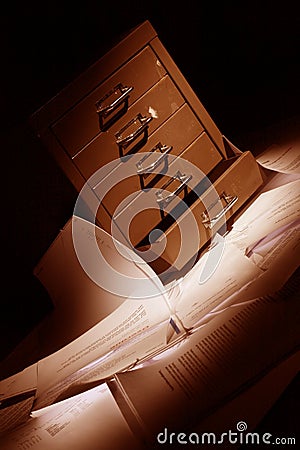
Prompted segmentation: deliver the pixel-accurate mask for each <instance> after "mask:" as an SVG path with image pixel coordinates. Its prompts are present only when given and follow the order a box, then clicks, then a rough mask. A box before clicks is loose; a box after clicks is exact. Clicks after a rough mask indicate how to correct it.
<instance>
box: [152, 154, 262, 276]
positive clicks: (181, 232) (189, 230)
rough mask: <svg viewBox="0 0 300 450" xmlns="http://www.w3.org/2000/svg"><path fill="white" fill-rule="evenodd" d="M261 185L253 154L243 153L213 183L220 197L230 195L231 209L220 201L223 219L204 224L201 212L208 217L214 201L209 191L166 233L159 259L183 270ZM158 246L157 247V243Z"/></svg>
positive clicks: (218, 211) (211, 213)
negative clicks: (164, 245)
mask: <svg viewBox="0 0 300 450" xmlns="http://www.w3.org/2000/svg"><path fill="white" fill-rule="evenodd" d="M261 183H262V178H261V174H260V171H259V168H258V165H257V163H256V161H255V159H254V157H253V155H252V154H251V153H250V152H245V153H243V154H242V155H241V156H240V157H239V158H238V159H237V160H236V161H235V162H234V163H233V164H232V165H231V166H230V167H229V169H227V170H226V171H225V172H224V173H223V175H222V176H220V177H219V178H218V180H217V181H216V182H215V183H214V188H215V190H216V192H217V193H218V195H219V197H220V198H222V194H223V193H224V192H225V193H226V194H227V195H228V196H230V198H231V199H232V203H231V204H232V207H230V201H229V203H228V205H229V207H228V208H227V204H226V202H224V201H223V200H222V204H223V208H224V211H227V212H226V214H224V215H223V216H222V214H221V217H220V220H219V221H216V222H215V223H214V222H213V221H212V223H214V226H213V228H210V227H209V226H208V225H207V224H204V223H203V221H205V216H203V213H204V214H205V215H206V216H207V212H208V211H207V208H208V209H210V206H209V205H210V202H211V201H214V200H213V199H214V198H215V195H214V194H211V193H210V190H208V192H207V193H205V195H203V197H202V198H201V200H200V199H198V200H197V201H196V202H195V203H194V204H193V205H192V206H191V208H190V212H191V215H190V214H184V215H183V216H182V217H181V218H180V219H179V220H178V221H177V223H174V224H173V225H172V226H170V228H169V229H168V230H166V231H165V235H164V236H163V237H164V239H165V240H166V242H167V245H166V247H165V250H164V252H163V253H162V254H161V255H160V256H161V257H162V258H163V259H164V260H165V261H167V262H168V263H169V264H171V265H174V267H176V268H177V269H179V270H180V269H182V267H183V266H184V265H185V264H187V262H188V261H190V259H191V258H193V257H194V255H195V254H196V253H197V251H198V249H200V248H201V247H203V246H204V245H205V244H206V243H207V242H208V241H209V239H210V238H211V236H212V230H214V232H215V231H216V230H218V229H219V227H220V226H222V225H223V224H224V217H225V220H228V219H229V218H230V217H231V216H232V215H233V214H234V213H235V212H236V211H237V210H238V209H239V208H240V207H241V206H242V205H243V204H244V203H245V202H246V201H247V200H248V199H249V197H250V196H251V195H252V194H253V193H254V192H255V191H256V189H257V188H258V187H259V186H260V185H261ZM235 199H236V200H235ZM234 200H235V201H234ZM218 213H220V209H219V208H218V210H216V211H210V212H209V216H210V220H212V219H213V217H214V216H217V215H218ZM189 216H190V217H189ZM157 246H158V247H159V242H157ZM154 249H155V248H154Z"/></svg>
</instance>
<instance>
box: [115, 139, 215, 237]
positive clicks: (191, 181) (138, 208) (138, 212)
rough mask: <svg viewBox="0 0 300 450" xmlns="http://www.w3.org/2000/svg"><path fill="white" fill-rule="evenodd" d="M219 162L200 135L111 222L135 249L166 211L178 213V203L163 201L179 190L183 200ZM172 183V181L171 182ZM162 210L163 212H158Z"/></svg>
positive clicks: (210, 146)
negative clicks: (161, 193)
mask: <svg viewBox="0 0 300 450" xmlns="http://www.w3.org/2000/svg"><path fill="white" fill-rule="evenodd" d="M221 160H222V156H221V155H220V153H219V152H218V151H217V149H216V148H215V146H214V145H213V143H212V142H211V140H210V139H209V137H208V136H207V135H206V133H204V132H203V133H202V134H201V135H200V136H198V138H197V139H195V140H194V142H193V143H192V144H191V145H190V146H189V147H188V148H187V149H186V150H185V151H184V152H183V153H181V155H180V156H179V157H178V158H176V159H175V160H173V161H172V162H171V163H170V165H169V167H168V171H167V175H163V176H161V178H160V179H159V180H158V181H157V182H156V183H155V185H154V187H153V188H151V189H149V190H146V191H143V192H140V194H139V195H137V196H136V197H135V198H134V199H133V200H132V201H131V202H130V203H129V204H128V205H126V207H125V208H121V207H120V206H119V208H118V214H116V216H115V218H114V219H115V222H116V224H117V225H118V227H119V228H120V229H122V230H128V236H129V240H130V242H131V243H132V245H134V246H136V245H138V244H139V243H140V242H141V241H142V240H143V239H144V238H145V236H147V234H148V232H149V231H151V230H152V229H154V228H156V227H159V224H160V223H161V221H162V216H166V212H165V211H167V212H168V211H169V212H170V214H171V215H172V214H174V216H175V217H177V215H178V214H179V213H180V208H181V207H180V206H178V207H177V206H176V203H180V201H177V198H176V197H177V196H174V197H173V198H172V199H171V201H170V202H168V200H167V201H166V196H167V195H169V194H171V193H172V192H174V191H176V190H178V189H179V190H180V195H179V198H185V197H186V195H187V194H188V193H189V192H190V191H191V189H194V188H195V187H196V186H198V184H199V183H200V181H201V180H202V179H203V178H204V177H206V174H208V173H209V172H211V171H212V170H213V169H214V168H215V167H216V166H217V164H218V163H219V162H220V161H221ZM199 169H200V170H199ZM180 175H181V177H180ZM172 179H173V181H171V180H172ZM187 180H188V181H187ZM180 186H181V189H180ZM160 189H163V190H164V192H163V197H162V201H161V202H160V201H159V196H158V194H159V190H160ZM190 197H191V195H190ZM169 198H171V197H169ZM164 203H166V204H167V208H164V207H162V205H163V204H164ZM123 206H124V205H123ZM161 207H162V208H163V210H164V211H163V210H161ZM176 208H177V210H176ZM125 234H127V231H126V232H125Z"/></svg>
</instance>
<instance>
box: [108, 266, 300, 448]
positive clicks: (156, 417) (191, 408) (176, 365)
mask: <svg viewBox="0 0 300 450" xmlns="http://www.w3.org/2000/svg"><path fill="white" fill-rule="evenodd" d="M298 282H299V274H297V280H293V283H294V284H293V285H291V286H292V288H293V290H292V294H293V295H291V287H288V286H287V287H284V289H286V290H287V292H288V296H287V294H286V293H285V292H284V290H283V291H282V292H281V293H280V294H276V295H274V296H268V297H265V298H264V297H261V298H259V299H256V300H253V301H251V302H249V303H247V304H244V305H241V304H240V305H233V306H232V307H230V308H227V309H226V310H225V311H224V312H223V314H220V315H218V316H216V317H215V318H213V319H212V320H211V321H209V322H208V323H206V324H204V325H203V326H202V327H200V328H199V329H197V330H196V331H195V332H194V333H193V334H192V335H191V336H189V337H187V338H186V339H185V340H184V341H182V342H181V343H180V344H178V345H177V346H176V347H174V349H173V351H172V350H168V351H167V352H166V353H161V354H160V355H158V356H157V357H155V358H153V359H152V362H151V361H149V362H148V364H145V365H144V366H141V367H140V368H139V367H137V368H136V369H135V370H132V371H130V372H127V373H123V374H118V375H117V385H120V387H121V389H122V390H123V391H125V392H126V396H127V397H128V399H129V401H130V402H131V404H132V405H133V408H134V409H135V411H136V412H137V415H138V418H139V419H141V421H142V423H143V424H144V425H145V426H146V427H147V429H148V432H149V436H150V437H152V438H153V439H155V436H156V435H157V433H158V432H160V431H162V430H163V429H164V428H165V427H168V428H169V430H171V431H176V430H178V431H180V432H184V431H186V430H189V429H190V428H191V427H192V426H193V425H195V423H196V422H197V421H200V420H201V419H202V418H204V417H205V416H206V415H208V414H210V413H212V412H213V411H214V409H216V408H218V407H219V406H220V405H222V404H223V403H225V402H226V401H228V400H229V399H230V398H233V397H234V394H235V393H237V392H241V390H243V389H244V388H246V387H248V386H249V384H251V382H253V381H254V380H257V377H259V376H260V375H262V374H264V373H265V372H266V371H267V370H269V369H270V368H272V367H274V365H275V366H276V364H277V363H278V362H279V361H281V360H282V358H284V357H285V355H288V354H290V352H292V351H293V350H294V349H296V348H299V345H300V312H299V299H298V290H297V286H298ZM140 392H143V395H142V396H141V395H140Z"/></svg>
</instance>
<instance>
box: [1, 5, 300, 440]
mask: <svg viewBox="0 0 300 450" xmlns="http://www.w3.org/2000/svg"><path fill="white" fill-rule="evenodd" d="M297 6H298V2H296V1H295V2H290V1H284V2H274V1H254V0H253V1H251V2H248V1H226V2H212V1H209V0H207V1H205V2H204V1H202V0H200V1H184V2H179V3H178V2H176V3H174V2H163V1H158V2H154V1H151V2H149V1H130V2H126V1H124V2H123V3H119V2H117V3H116V2H112V1H91V0H86V1H82V2H67V1H64V0H60V1H55V0H53V1H51V2H50V1H49V0H45V1H33V0H28V1H26V2H21V1H19V2H18V1H15V0H12V1H10V2H9V4H8V5H5V6H3V5H2V6H1V11H0V18H1V19H0V20H1V24H0V38H1V40H0V46H1V53H0V58H1V60H0V61H1V85H0V95H1V120H0V124H1V141H0V142H1V157H2V165H1V166H2V167H1V172H2V176H3V178H2V180H3V182H2V209H1V211H2V232H1V236H2V253H1V254H2V269H1V270H2V295H1V323H0V326H1V328H0V329H1V336H0V337H1V358H4V357H5V356H6V355H7V354H8V352H9V351H10V350H12V349H13V348H14V346H15V345H16V344H17V343H18V342H19V341H20V339H21V338H22V337H24V336H25V335H26V334H27V333H28V332H29V331H30V329H31V328H32V327H33V326H34V325H35V324H36V323H37V322H38V321H39V320H40V319H41V318H42V317H43V315H44V314H46V313H47V311H48V310H49V309H50V308H51V302H50V300H49V298H48V296H47V293H46V292H45V291H44V289H43V287H42V286H40V285H39V283H38V282H37V280H36V279H35V278H34V277H33V275H32V270H33V268H34V266H35V264H36V263H37V262H38V260H39V258H40V257H41V256H42V255H43V253H44V252H45V250H46V249H47V247H48V246H49V245H50V243H51V241H52V240H53V239H54V238H55V236H56V235H57V233H58V232H59V229H60V228H61V227H62V226H63V225H64V224H65V222H66V221H67V220H68V219H69V217H70V216H71V214H72V210H73V205H74V202H75V199H76V193H75V191H74V189H73V187H72V186H71V185H70V183H69V181H68V180H67V179H66V178H65V176H64V175H63V174H62V172H61V171H60V169H59V168H58V167H56V165H55V164H54V162H53V161H52V159H51V158H50V156H49V155H48V154H47V152H46V150H45V149H43V148H42V147H40V144H39V142H38V141H37V139H36V138H35V137H34V136H32V134H31V131H30V130H29V129H28V128H27V123H26V122H27V119H28V117H29V116H30V114H31V113H33V112H34V111H35V110H36V109H37V108H39V107H40V106H42V105H43V104H44V103H45V102H46V101H47V100H49V99H50V98H51V97H52V96H54V95H55V94H56V93H57V92H58V91H59V90H60V89H62V88H63V87H64V86H65V85H66V84H67V83H69V82H71V81H72V80H73V79H74V78H75V77H76V76H77V75H79V74H80V73H81V72H82V71H83V70H84V69H86V68H87V67H88V66H89V65H90V64H91V63H93V62H94V61H96V60H97V59H98V58H99V57H100V56H101V55H102V54H103V52H104V50H105V49H106V48H109V46H110V45H111V43H113V42H114V41H117V40H118V39H120V38H121V37H122V34H123V33H125V32H126V31H128V30H129V29H131V28H132V27H134V26H135V25H137V24H139V23H140V22H142V21H144V20H146V19H148V20H150V22H151V23H152V25H153V26H154V28H155V29H156V31H157V32H158V35H159V37H160V39H161V41H162V42H163V44H164V45H165V46H166V48H167V50H168V51H169V53H170V54H171V56H172V57H173V59H174V60H175V62H176V63H177V65H178V66H179V68H180V69H181V71H182V72H183V74H184V76H185V77H186V78H187V80H188V82H189V83H190V85H191V86H192V88H193V89H194V91H195V92H196V94H197V95H198V96H199V98H200V100H201V101H202V103H203V104H204V106H205V107H206V109H207V110H208V112H209V114H210V115H211V116H212V118H213V119H214V120H215V122H216V124H217V126H218V127H219V129H220V130H221V131H222V133H223V134H225V135H226V136H227V137H228V138H229V139H230V140H232V141H233V142H234V143H235V144H236V145H238V146H240V147H241V148H242V149H247V150H248V149H251V146H252V144H253V142H254V140H253V136H256V135H257V132H260V131H261V130H264V129H265V128H266V127H268V126H270V125H274V124H276V123H277V122H281V123H282V122H283V123H284V122H285V121H288V120H289V118H291V117H293V116H296V115H299V100H300V98H299V79H300V70H299V55H300V48H299V38H300V36H299V29H300V23H299V22H300V20H299V19H300V16H299V13H298V8H297ZM252 141H253V142H252ZM297 386H298V388H297ZM290 389H291V390H290V391H289V392H291V394H286V396H285V397H283V398H282V400H281V403H280V404H279V405H278V408H277V409H276V408H275V409H274V411H273V412H272V413H271V415H270V416H268V417H269V418H270V419H269V420H271V422H270V421H269V422H267V424H266V427H267V426H271V425H270V424H272V423H273V424H275V425H274V426H277V427H278V426H279V427H282V428H283V430H284V431H290V434H291V435H293V434H294V433H295V430H296V423H298V421H297V419H298V420H299V414H296V412H297V411H299V406H300V405H299V395H297V392H299V377H298V379H296V381H295V383H294V384H293V385H292V386H291V388H290ZM297 389H298V390H297ZM296 407H297V409H296ZM272 414H273V415H272ZM272 421H273V422H272ZM279 424H280V425H279ZM267 431H270V430H269V429H268V430H267Z"/></svg>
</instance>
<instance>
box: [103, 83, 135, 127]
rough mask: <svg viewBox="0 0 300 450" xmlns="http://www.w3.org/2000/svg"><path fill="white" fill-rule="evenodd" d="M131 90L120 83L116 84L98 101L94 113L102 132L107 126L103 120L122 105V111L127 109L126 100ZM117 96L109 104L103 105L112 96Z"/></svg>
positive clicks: (131, 88)
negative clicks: (97, 117)
mask: <svg viewBox="0 0 300 450" xmlns="http://www.w3.org/2000/svg"><path fill="white" fill-rule="evenodd" d="M132 90H133V87H131V86H130V87H127V86H123V84H122V83H119V84H117V85H116V86H115V87H114V88H113V89H111V90H110V91H109V92H107V93H106V94H105V95H104V96H103V97H102V98H101V99H100V100H98V101H97V103H96V111H97V113H98V115H99V121H100V128H101V130H104V129H106V128H107V124H106V125H105V124H104V119H105V118H106V117H107V116H109V115H110V114H111V113H112V112H113V111H115V110H116V109H117V108H118V106H120V105H121V104H122V103H124V107H123V109H122V111H123V110H124V111H125V110H127V109H128V99H129V94H130V92H131V91H132ZM116 95H118V97H117V98H115V99H114V100H113V101H112V102H111V103H109V104H108V105H106V104H105V101H106V100H107V99H108V98H109V97H112V96H114V97H115V96H116Z"/></svg>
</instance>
